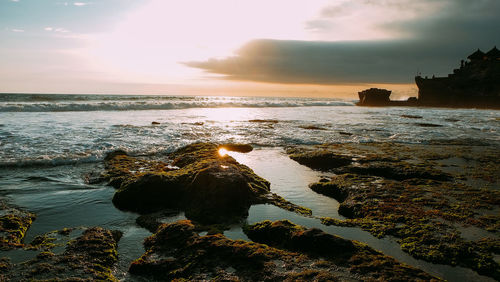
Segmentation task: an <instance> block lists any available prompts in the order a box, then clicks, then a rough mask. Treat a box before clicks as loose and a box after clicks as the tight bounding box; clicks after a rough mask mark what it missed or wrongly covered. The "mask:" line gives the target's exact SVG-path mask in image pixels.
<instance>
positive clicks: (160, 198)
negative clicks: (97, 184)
mask: <svg viewBox="0 0 500 282" xmlns="http://www.w3.org/2000/svg"><path fill="white" fill-rule="evenodd" d="M220 148H222V147H221V146H219V145H217V144H212V143H195V144H191V145H188V146H185V147H183V148H180V149H179V150H177V151H175V152H173V153H172V154H171V155H170V156H169V157H170V158H171V160H172V161H171V163H169V164H167V163H166V162H161V161H146V160H141V159H138V158H135V157H131V156H128V155H126V154H125V153H121V152H120V153H114V154H112V155H110V156H108V157H107V158H106V160H105V161H106V172H105V173H104V175H106V177H107V179H108V180H109V183H110V185H113V186H115V187H117V188H119V189H118V190H117V191H116V193H115V195H114V197H113V203H114V204H115V206H116V207H118V208H119V209H123V210H131V211H136V212H139V213H151V212H155V211H159V210H162V209H178V210H183V211H184V212H185V215H186V217H187V218H189V219H193V220H196V221H198V222H201V223H219V222H228V221H229V222H231V221H232V222H234V221H239V220H240V219H241V218H242V217H245V216H246V215H247V214H248V209H249V208H250V206H251V205H253V204H260V203H271V204H276V205H278V206H281V207H284V208H287V209H289V210H292V211H296V212H299V213H307V212H309V213H310V210H309V211H307V209H305V208H302V207H299V206H296V205H293V204H292V203H288V202H287V201H286V200H284V199H282V198H280V197H277V196H273V194H272V193H271V192H270V183H269V182H268V181H267V180H265V179H263V178H261V177H259V176H258V175H256V174H255V173H254V172H253V171H252V170H251V169H250V168H249V167H247V166H245V165H242V164H240V163H238V162H237V161H236V160H235V159H234V158H232V157H230V156H228V155H221V154H219V149H220ZM233 149H234V148H233ZM285 203H286V204H285Z"/></svg>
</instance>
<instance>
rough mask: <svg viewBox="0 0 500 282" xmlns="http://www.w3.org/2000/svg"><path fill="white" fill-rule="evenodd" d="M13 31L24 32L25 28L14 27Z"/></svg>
mask: <svg viewBox="0 0 500 282" xmlns="http://www.w3.org/2000/svg"><path fill="white" fill-rule="evenodd" d="M11 31H12V32H24V29H19V28H13V29H11Z"/></svg>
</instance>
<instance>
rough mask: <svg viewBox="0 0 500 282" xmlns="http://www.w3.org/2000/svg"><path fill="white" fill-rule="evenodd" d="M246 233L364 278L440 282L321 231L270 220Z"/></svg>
mask: <svg viewBox="0 0 500 282" xmlns="http://www.w3.org/2000/svg"><path fill="white" fill-rule="evenodd" d="M244 231H245V234H247V236H248V237H249V238H250V239H252V240H253V241H255V242H258V243H263V244H267V245H269V246H272V247H276V248H280V249H285V250H290V251H294V252H299V253H303V254H306V255H309V256H313V257H321V258H323V259H325V260H327V261H330V262H332V263H334V264H336V265H339V266H343V267H348V268H349V270H350V271H351V272H352V273H355V274H360V275H363V276H364V277H363V279H368V280H383V281H391V280H397V281H421V280H427V281H429V280H439V279H438V278H436V277H433V276H431V275H429V274H427V273H425V272H423V271H421V270H418V269H416V268H413V267H410V266H408V265H405V264H401V263H399V262H397V261H396V260H394V259H393V258H391V257H388V256H385V255H384V254H382V253H380V252H378V251H376V250H374V249H372V248H370V247H369V246H367V245H365V244H362V243H359V242H357V241H350V240H346V239H343V238H341V237H338V236H335V235H331V234H327V233H325V232H323V231H321V230H319V229H317V228H310V229H306V228H305V227H302V226H299V225H295V224H293V223H292V222H290V221H288V220H281V221H274V222H271V221H269V220H266V221H262V222H258V223H255V224H253V225H250V226H246V228H245V229H244Z"/></svg>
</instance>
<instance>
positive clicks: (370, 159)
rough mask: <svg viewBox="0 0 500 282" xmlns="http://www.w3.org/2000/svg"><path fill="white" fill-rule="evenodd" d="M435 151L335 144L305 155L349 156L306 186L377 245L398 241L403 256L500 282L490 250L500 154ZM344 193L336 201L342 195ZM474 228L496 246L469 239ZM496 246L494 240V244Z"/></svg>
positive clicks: (497, 217)
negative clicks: (391, 238)
mask: <svg viewBox="0 0 500 282" xmlns="http://www.w3.org/2000/svg"><path fill="white" fill-rule="evenodd" d="M450 144H452V145H453V146H445V145H443V144H441V143H436V144H434V143H433V144H431V145H429V144H427V145H422V144H397V143H368V144H332V145H321V146H317V147H315V148H314V147H313V148H309V149H308V150H309V151H314V150H317V151H319V152H324V151H329V150H330V151H332V152H334V153H336V154H342V155H349V154H350V156H351V157H352V159H353V160H354V162H353V163H352V164H351V165H346V166H343V167H330V170H331V171H333V172H335V173H336V174H337V175H335V176H333V177H332V178H331V179H326V180H322V181H320V182H318V183H313V184H311V185H310V187H311V188H314V190H315V191H317V192H319V193H322V194H324V195H327V196H330V197H333V198H335V199H337V200H338V201H339V202H340V206H339V214H341V215H343V216H345V217H347V219H345V220H340V219H333V218H323V219H322V222H323V223H324V224H327V225H338V226H360V227H361V228H363V229H365V230H367V231H369V232H370V233H372V234H373V235H374V236H376V237H384V236H386V235H391V236H394V237H396V238H398V242H399V244H400V245H401V248H402V250H404V251H406V252H408V253H409V254H410V255H412V256H414V257H416V258H420V259H424V260H426V261H430V262H434V263H442V264H450V265H460V266H464V267H468V268H471V269H474V270H476V271H477V272H478V273H480V274H483V275H487V276H490V277H493V278H495V279H500V265H499V264H498V262H497V261H495V255H499V254H500V251H499V250H498V249H496V248H495V244H496V242H497V241H498V235H499V234H500V214H499V213H498V211H499V210H500V191H499V190H498V184H499V183H500V182H499V181H500V178H499V177H498V176H499V175H500V161H499V160H500V152H499V150H498V148H496V147H495V146H486V145H484V144H480V145H475V144H469V145H467V144H463V143H460V142H450ZM339 191H341V193H339ZM468 226H473V227H475V228H479V230H482V233H484V235H487V236H489V237H493V239H488V240H486V241H485V240H484V239H481V238H478V239H467V238H466V236H464V234H461V232H467V231H463V228H467V227H468ZM494 238H496V239H494Z"/></svg>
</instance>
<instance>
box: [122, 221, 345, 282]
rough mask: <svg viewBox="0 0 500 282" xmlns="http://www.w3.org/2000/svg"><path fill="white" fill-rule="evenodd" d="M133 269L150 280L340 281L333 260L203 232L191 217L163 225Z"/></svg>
mask: <svg viewBox="0 0 500 282" xmlns="http://www.w3.org/2000/svg"><path fill="white" fill-rule="evenodd" d="M144 246H145V248H146V249H147V251H146V252H145V253H144V254H143V255H142V256H141V257H140V258H139V259H137V260H135V261H134V262H132V264H131V265H130V268H129V272H130V273H131V274H133V275H136V276H141V277H144V278H146V279H157V280H172V279H188V280H214V281H264V280H265V281H295V280H297V279H306V280H315V281H337V280H338V278H337V277H338V276H340V277H342V276H344V275H348V274H346V273H345V271H344V272H343V271H342V270H340V269H337V268H336V266H335V265H334V264H333V263H329V262H324V261H321V260H319V259H312V258H310V257H308V256H305V255H300V254H297V253H294V252H289V251H283V250H278V249H275V248H271V247H268V246H267V245H262V244H258V243H252V242H246V241H242V240H230V239H228V238H226V237H224V236H223V235H221V234H216V235H207V236H199V235H198V234H197V233H196V232H195V226H194V225H193V224H192V223H191V222H190V221H188V220H184V221H178V222H176V223H172V224H164V225H162V226H161V227H160V228H159V229H158V231H157V232H156V233H155V234H154V235H152V236H151V237H149V238H147V239H146V240H145V242H144Z"/></svg>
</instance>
